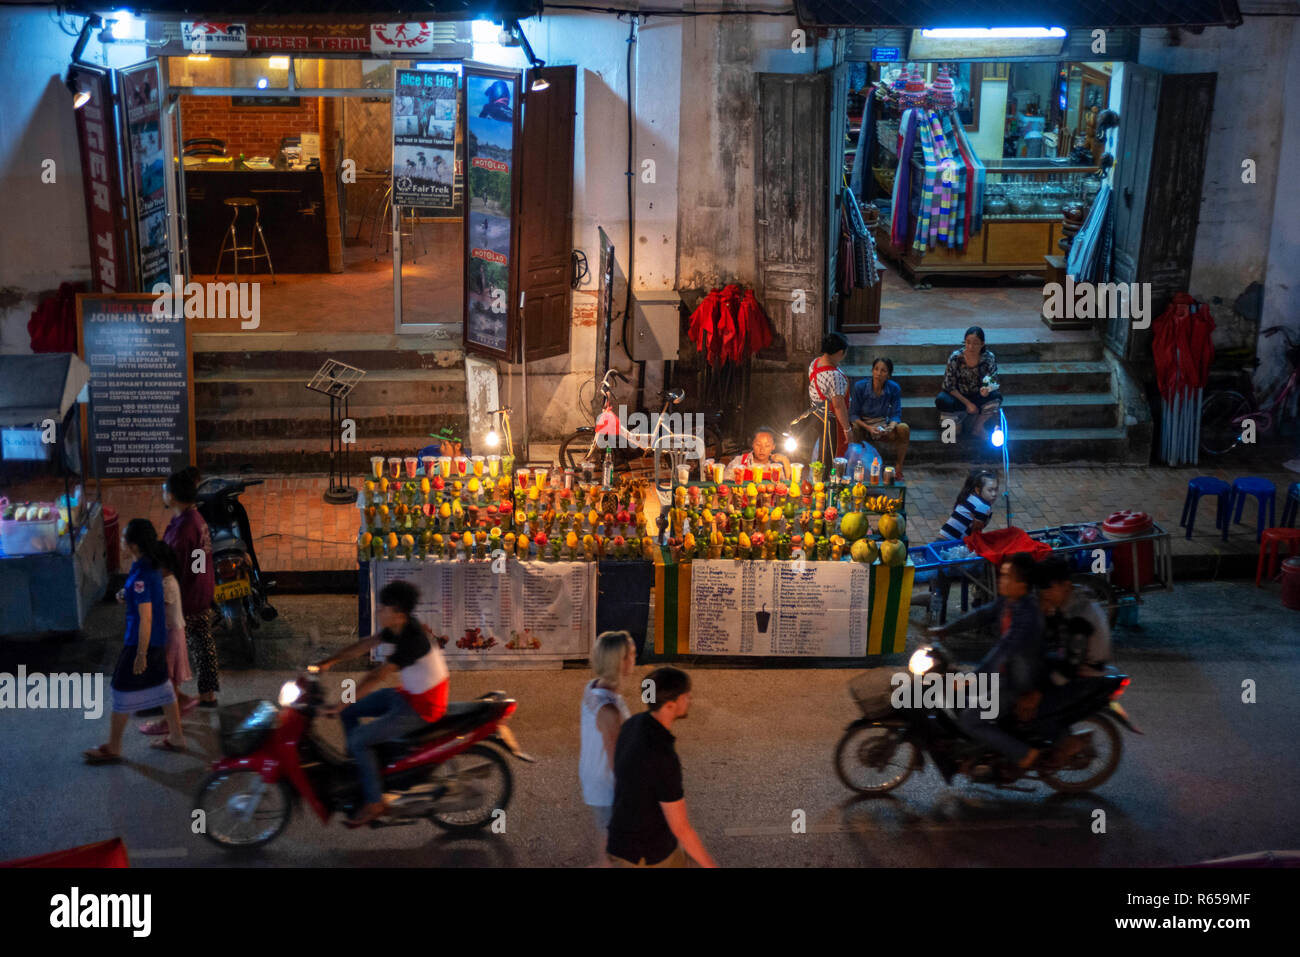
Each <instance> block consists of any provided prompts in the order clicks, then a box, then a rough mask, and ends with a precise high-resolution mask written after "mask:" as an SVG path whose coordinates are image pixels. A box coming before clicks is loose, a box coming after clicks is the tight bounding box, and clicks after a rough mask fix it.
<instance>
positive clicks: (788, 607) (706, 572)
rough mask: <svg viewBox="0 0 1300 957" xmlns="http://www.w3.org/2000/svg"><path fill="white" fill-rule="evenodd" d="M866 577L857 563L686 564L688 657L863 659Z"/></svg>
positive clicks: (867, 598)
mask: <svg viewBox="0 0 1300 957" xmlns="http://www.w3.org/2000/svg"><path fill="white" fill-rule="evenodd" d="M870 582H871V579H870V575H869V574H868V571H867V567H866V566H865V565H861V564H858V563H857V562H810V563H807V564H805V565H804V566H803V569H802V570H800V569H799V568H798V567H797V566H796V564H795V563H794V562H772V561H763V562H747V561H746V562H735V561H721V562H718V561H703V562H698V561H697V562H693V563H692V564H691V652H692V653H694V654H701V655H765V656H777V657H830V658H851V657H858V656H861V655H863V654H865V653H866V647H867V631H868V627H869V625H870V620H871V596H870V589H871V583H870Z"/></svg>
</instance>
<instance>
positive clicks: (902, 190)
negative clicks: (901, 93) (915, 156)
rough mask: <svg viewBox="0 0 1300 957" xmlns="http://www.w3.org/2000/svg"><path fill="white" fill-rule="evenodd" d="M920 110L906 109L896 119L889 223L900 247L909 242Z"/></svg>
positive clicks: (894, 240)
mask: <svg viewBox="0 0 1300 957" xmlns="http://www.w3.org/2000/svg"><path fill="white" fill-rule="evenodd" d="M920 112H921V111H920V110H907V111H906V112H904V113H903V116H902V118H901V119H900V120H899V121H898V170H897V174H896V175H895V176H894V192H893V199H892V201H893V207H892V213H893V220H892V222H891V223H890V231H889V234H890V239H891V240H892V241H893V243H894V245H895V246H898V247H899V248H902V247H904V246H906V245H907V243H908V242H909V236H908V226H909V225H910V214H911V202H912V153H913V152H914V151H915V149H916V141H917V129H918V127H919V125H920V124H918V123H917V117H918V116H919V115H920Z"/></svg>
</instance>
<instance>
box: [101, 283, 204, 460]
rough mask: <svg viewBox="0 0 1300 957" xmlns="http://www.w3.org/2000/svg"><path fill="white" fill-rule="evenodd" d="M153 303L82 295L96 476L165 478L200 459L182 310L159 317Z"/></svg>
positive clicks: (142, 298)
mask: <svg viewBox="0 0 1300 957" xmlns="http://www.w3.org/2000/svg"><path fill="white" fill-rule="evenodd" d="M155 301H156V299H155V297H154V296H144V295H81V296H78V297H77V343H78V348H79V351H80V354H81V357H82V358H83V359H85V360H86V364H87V365H88V366H90V386H89V388H90V415H89V420H88V423H87V429H86V431H87V438H88V441H89V447H90V474H91V475H94V476H96V477H97V478H101V479H114V478H118V479H128V478H145V477H152V476H167V475H170V474H171V473H172V472H175V471H177V470H178V469H182V468H185V467H186V466H187V465H193V464H194V415H193V410H194V396H193V380H194V369H193V363H192V359H191V353H190V348H189V330H188V329H187V327H186V324H185V317H184V316H183V315H178V316H172V315H168V314H164V315H154V306H155ZM159 311H160V312H162V311H163V310H159Z"/></svg>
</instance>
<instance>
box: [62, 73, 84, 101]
mask: <svg viewBox="0 0 1300 957" xmlns="http://www.w3.org/2000/svg"><path fill="white" fill-rule="evenodd" d="M63 82H64V85H66V86H67V88H68V92H69V93H71V94H72V108H73V109H74V110H79V109H81V108H82V107H83V106H85V105H86V104H87V103H89V102H90V91H89V90H85V89H82V86H81V84H80V83H78V82H77V81H76V80H75V79H74V78H73V76H72V71H71V70H69V71H68V78H67V79H66V80H64V81H63Z"/></svg>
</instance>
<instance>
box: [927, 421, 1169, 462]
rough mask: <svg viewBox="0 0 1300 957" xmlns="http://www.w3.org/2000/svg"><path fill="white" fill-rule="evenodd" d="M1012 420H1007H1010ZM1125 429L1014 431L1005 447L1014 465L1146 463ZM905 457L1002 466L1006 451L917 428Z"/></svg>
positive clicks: (928, 460)
mask: <svg viewBox="0 0 1300 957" xmlns="http://www.w3.org/2000/svg"><path fill="white" fill-rule="evenodd" d="M1008 424H1009V423H1008ZM1133 445H1134V443H1132V442H1131V441H1130V437H1129V435H1128V433H1127V431H1126V430H1125V429H1123V428H1121V427H1118V426H1115V427H1111V428H1080V429H1014V428H1013V429H1012V431H1011V441H1010V444H1009V445H1008V447H1007V451H1008V453H1009V457H1010V459H1011V463H1012V465H1017V464H1020V465H1067V464H1072V463H1079V464H1087V465H1097V464H1099V463H1103V462H1111V463H1115V464H1120V463H1124V464H1142V465H1145V464H1146V453H1145V452H1144V451H1142V450H1140V449H1136V450H1135V449H1134V448H1133ZM907 461H908V463H909V464H915V465H938V464H941V463H949V462H952V463H958V462H960V463H963V464H966V465H970V466H988V467H990V468H998V467H1000V466H1001V464H1002V450H1001V449H996V448H994V447H993V446H992V444H991V443H989V442H979V441H976V440H975V439H973V438H969V437H963V438H961V439H960V440H959V441H957V442H955V443H951V444H948V443H944V442H942V441H941V439H940V433H939V432H938V431H937V430H931V429H913V430H912V442H911V446H910V448H909V451H908V455H907Z"/></svg>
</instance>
